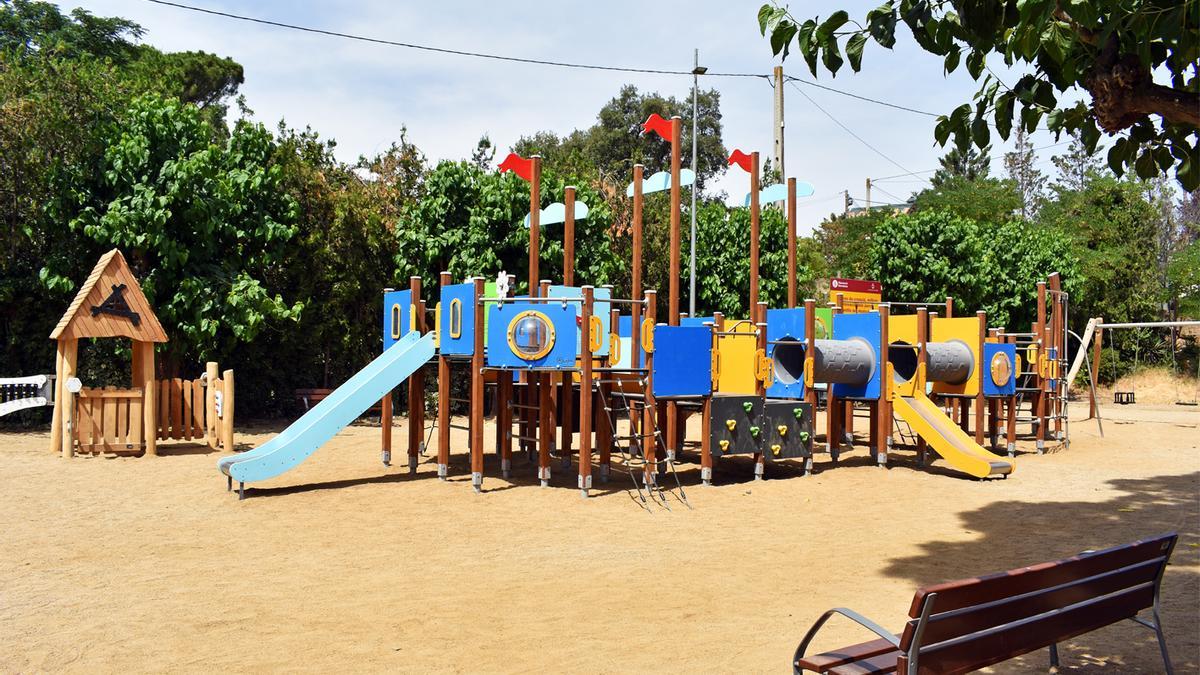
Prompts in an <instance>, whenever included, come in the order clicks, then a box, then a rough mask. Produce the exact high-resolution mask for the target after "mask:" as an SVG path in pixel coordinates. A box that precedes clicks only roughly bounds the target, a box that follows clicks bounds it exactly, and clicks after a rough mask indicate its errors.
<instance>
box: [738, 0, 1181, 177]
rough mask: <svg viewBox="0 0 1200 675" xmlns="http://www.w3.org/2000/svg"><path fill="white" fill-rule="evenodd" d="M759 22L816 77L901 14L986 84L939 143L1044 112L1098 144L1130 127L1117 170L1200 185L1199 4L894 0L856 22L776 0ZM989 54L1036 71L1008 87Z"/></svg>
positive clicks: (1031, 121) (1005, 132) (855, 57)
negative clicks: (1073, 99) (1075, 92)
mask: <svg viewBox="0 0 1200 675" xmlns="http://www.w3.org/2000/svg"><path fill="white" fill-rule="evenodd" d="M758 22H759V27H760V29H761V31H762V33H763V34H764V35H766V34H768V33H769V34H770V42H771V49H772V50H773V51H774V53H775V54H780V53H782V55H783V57H784V58H786V57H787V56H788V52H789V51H790V49H791V48H792V46H793V44H794V45H795V46H796V47H797V48H798V49H799V51H800V54H801V55H802V56H803V57H804V59H805V61H806V62H807V63H808V67H809V70H810V71H811V72H812V74H813V75H814V76H816V74H817V63H818V60H819V61H820V62H821V64H822V65H823V66H824V68H825V70H827V71H829V72H830V73H831V74H832V75H835V76H836V74H837V71H838V70H839V69H840V68H841V66H842V65H843V63H844V62H845V61H846V60H848V61H849V62H850V67H851V68H852V69H853V70H854V71H855V72H857V71H858V70H859V69H860V68H861V67H862V58H863V52H864V48H865V47H866V44H867V42H868V40H872V41H874V42H875V43H876V44H878V45H880V46H882V47H885V48H887V49H891V48H892V47H893V46H894V45H895V43H896V26H897V24H899V23H900V22H904V24H906V25H907V26H908V28H909V29H910V31H911V33H912V36H913V39H914V40H916V42H917V44H918V45H920V47H921V48H922V49H924V50H925V51H927V52H930V53H932V54H936V55H938V56H940V57H942V58H943V65H944V68H945V71H946V72H952V71H954V70H955V69H956V68H958V66H959V64H960V63H963V62H965V64H966V68H967V71H968V73H969V74H970V75H971V77H972V79H974V80H975V81H977V82H979V91H978V92H977V93H976V95H975V100H974V103H973V104H972V103H964V104H962V105H960V106H959V107H957V108H955V109H954V111H953V112H951V113H950V114H948V115H943V116H941V117H940V118H938V122H937V126H936V127H935V128H934V138H935V139H936V140H937V141H938V143H940V144H943V145H944V144H945V143H946V142H947V141H948V140H949V138H950V137H951V136H953V137H954V141H955V145H956V146H957V147H958V148H959V149H960V150H963V151H965V150H966V149H967V148H968V147H969V146H970V145H971V144H974V145H975V146H977V147H979V148H985V147H987V146H988V145H989V144H990V143H991V131H992V129H991V126H990V125H989V119H990V120H991V123H993V124H994V125H995V129H996V131H997V132H998V133H999V134H1000V136H1001V138H1004V139H1007V138H1008V136H1009V133H1010V132H1011V130H1012V128H1013V125H1014V123H1017V124H1020V125H1021V126H1022V127H1023V128H1024V129H1025V131H1027V132H1032V131H1034V130H1035V129H1036V128H1038V125H1039V123H1042V122H1043V120H1044V122H1045V126H1046V128H1047V129H1049V130H1050V131H1053V132H1054V133H1055V134H1061V133H1063V132H1068V133H1069V132H1077V133H1078V134H1079V135H1080V138H1081V139H1082V140H1083V142H1084V145H1085V147H1086V148H1087V149H1088V150H1089V151H1091V150H1095V148H1096V143H1097V141H1098V140H1099V138H1100V133H1101V131H1103V132H1105V133H1107V134H1109V135H1116V134H1118V133H1119V132H1122V131H1126V130H1128V135H1127V136H1125V137H1122V138H1120V139H1118V140H1117V141H1116V142H1115V143H1114V144H1113V146H1112V148H1111V149H1110V150H1109V153H1108V164H1109V166H1110V167H1112V169H1113V170H1114V171H1116V172H1117V173H1118V174H1120V173H1122V172H1123V171H1124V170H1125V169H1126V168H1129V167H1132V168H1133V169H1134V170H1135V171H1136V172H1137V175H1138V176H1139V177H1141V178H1151V177H1153V176H1154V175H1155V174H1157V173H1159V172H1160V171H1166V170H1167V169H1170V168H1172V167H1173V168H1174V170H1175V177H1176V179H1177V180H1178V181H1179V183H1180V184H1181V185H1183V187H1184V189H1185V190H1192V189H1195V188H1196V187H1198V186H1200V149H1198V145H1200V143H1198V140H1200V139H1198V136H1200V134H1198V132H1197V129H1198V127H1200V78H1197V75H1196V73H1195V70H1194V64H1195V63H1196V62H1197V61H1198V60H1200V17H1198V16H1197V12H1196V11H1195V5H1194V3H1191V2H1176V3H1170V2H1144V3H1140V2H1139V3H1128V2H1120V1H1119V0H1096V1H1094V2H1062V1H1061V0H1022V1H1021V2H990V1H988V0H962V1H958V2H951V1H950V0H886V1H885V2H884V3H883V4H882V5H880V6H879V7H877V8H875V9H873V10H871V11H869V12H868V13H867V16H866V18H865V20H864V21H863V22H862V23H858V22H851V20H850V16H849V14H848V13H847V12H846V11H845V10H837V11H835V12H833V13H832V14H830V15H829V16H828V17H826V18H825V19H824V20H820V19H819V17H814V18H812V19H808V20H805V21H800V20H798V19H796V18H794V17H793V16H792V15H791V14H789V13H788V11H787V9H786V8H784V7H780V6H778V5H776V4H767V5H763V6H762V7H761V8H760V9H759V12H758ZM843 53H844V54H845V59H843V56H842V55H843ZM989 57H990V58H995V59H998V60H1002V61H1003V62H1004V63H1005V64H1006V65H1007V66H1016V67H1018V68H1026V69H1028V71H1029V72H1026V73H1025V74H1024V75H1022V76H1021V77H1020V78H1019V79H1018V80H1017V81H1016V82H1015V83H1013V84H1012V85H1011V86H1010V85H1008V84H1007V83H1006V82H1004V81H1002V80H1001V79H1000V78H999V77H997V76H996V75H995V74H993V72H992V71H991V70H990V69H989V68H988V67H987V60H988V58H989ZM1156 73H1165V74H1166V76H1167V77H1168V78H1169V84H1161V83H1159V82H1155V80H1154V76H1155V74H1156ZM1075 88H1079V89H1082V90H1084V91H1086V92H1087V93H1088V94H1089V96H1090V98H1091V101H1090V104H1089V103H1088V102H1085V101H1080V102H1078V103H1074V104H1072V103H1070V102H1069V101H1068V100H1063V97H1062V94H1064V93H1066V92H1068V91H1069V90H1072V89H1075ZM1018 103H1020V106H1021V110H1020V113H1019V117H1017V112H1016V106H1017V104H1018ZM1152 116H1153V117H1156V118H1158V120H1159V124H1158V125H1157V126H1156V125H1155V121H1154V119H1152Z"/></svg>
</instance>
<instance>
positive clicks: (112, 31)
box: [0, 0, 144, 64]
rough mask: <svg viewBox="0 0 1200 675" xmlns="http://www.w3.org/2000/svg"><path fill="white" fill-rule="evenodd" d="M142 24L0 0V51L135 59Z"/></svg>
mask: <svg viewBox="0 0 1200 675" xmlns="http://www.w3.org/2000/svg"><path fill="white" fill-rule="evenodd" d="M143 32H144V31H143V30H142V27H141V26H139V25H138V24H136V23H134V22H133V21H130V20H128V19H122V18H119V17H98V16H96V15H94V14H92V13H91V12H88V11H87V10H85V9H82V8H77V9H74V10H72V11H71V14H70V15H69V16H68V15H64V14H63V13H62V12H60V11H59V9H58V6H57V5H54V4H52V3H49V2H31V1H30V0H0V52H7V53H8V54H9V55H11V56H13V57H15V58H18V59H20V58H26V57H30V56H35V55H37V56H42V57H51V56H53V57H62V58H80V57H84V56H93V57H97V58H100V59H108V60H111V61H114V62H116V63H118V64H120V63H125V62H128V61H130V60H132V59H134V58H135V57H136V56H137V54H138V46H137V44H136V43H135V42H134V41H135V40H137V39H138V38H140V37H141V36H142V34H143Z"/></svg>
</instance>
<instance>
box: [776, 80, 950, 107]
mask: <svg viewBox="0 0 1200 675" xmlns="http://www.w3.org/2000/svg"><path fill="white" fill-rule="evenodd" d="M786 79H787V80H788V81H789V82H800V83H801V84H807V85H808V86H810V87H816V88H817V89H824V90H825V91H832V92H833V93H835V94H841V95H842V96H849V97H850V98H856V99H858V100H860V101H866V102H868V103H874V104H875V105H882V106H886V107H888V108H895V109H896V110H903V111H905V112H910V113H916V114H918V115H927V116H929V117H937V116H938V114H937V113H931V112H929V111H928V110H917V109H916V108H909V107H908V106H903V105H900V104H898V103H888V102H887V101H881V100H879V99H877V98H871V97H869V96H863V95H861V94H854V93H851V92H848V91H842V90H841V89H834V88H833V87H829V86H826V85H823V84H820V83H817V82H813V81H812V80H804V79H801V78H799V77H793V76H791V75H788V76H787V78H786Z"/></svg>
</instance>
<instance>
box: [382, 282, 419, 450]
mask: <svg viewBox="0 0 1200 675" xmlns="http://www.w3.org/2000/svg"><path fill="white" fill-rule="evenodd" d="M408 290H409V292H410V293H411V294H412V299H411V303H412V304H411V307H412V310H411V313H410V316H411V317H412V325H411V326H409V327H408V328H409V330H411V331H415V332H416V333H417V335H422V334H424V333H425V312H423V311H421V310H422V302H421V277H418V276H412V277H409V279H408ZM386 398H387V412H388V415H387V420H388V431H387V438H388V444H387V450H388V458H389V459H390V458H391V449H392V445H391V436H392V429H391V426H392V415H391V408H392V392H390V391H389V392H388V393H387V396H386ZM424 444H425V369H424V367H418V368H417V369H416V371H414V372H413V374H412V376H410V377H409V378H408V472H409V473H416V472H417V457H418V455H420V454H421V450H422V447H421V446H423V445H424Z"/></svg>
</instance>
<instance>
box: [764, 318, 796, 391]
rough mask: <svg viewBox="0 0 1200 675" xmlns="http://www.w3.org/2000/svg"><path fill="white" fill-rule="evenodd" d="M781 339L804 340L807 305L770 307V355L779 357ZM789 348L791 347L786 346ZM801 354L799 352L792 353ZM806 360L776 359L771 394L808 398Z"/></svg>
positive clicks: (768, 345)
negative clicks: (785, 361) (777, 349)
mask: <svg viewBox="0 0 1200 675" xmlns="http://www.w3.org/2000/svg"><path fill="white" fill-rule="evenodd" d="M780 340H796V341H797V342H804V340H805V335H804V308H803V307H798V308H794V309H768V310H767V357H768V358H770V359H775V349H776V347H778V345H776V344H775V343H776V342H778V341H780ZM785 349H789V348H787V347H785ZM789 355H790V356H797V357H798V352H792V353H789ZM803 366H804V364H803V363H792V362H791V361H789V362H788V363H780V362H779V361H776V363H775V380H774V382H773V383H772V384H771V386H769V387H767V396H768V397H769V398H794V399H800V398H804V377H803V374H804V373H803Z"/></svg>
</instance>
